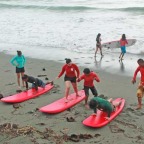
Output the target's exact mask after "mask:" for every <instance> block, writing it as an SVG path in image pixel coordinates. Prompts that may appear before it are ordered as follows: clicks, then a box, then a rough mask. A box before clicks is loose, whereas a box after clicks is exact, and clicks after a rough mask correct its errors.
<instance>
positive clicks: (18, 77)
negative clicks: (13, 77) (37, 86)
mask: <svg viewBox="0 0 144 144" xmlns="http://www.w3.org/2000/svg"><path fill="white" fill-rule="evenodd" d="M17 83H18V86H19V88H20V73H17Z"/></svg>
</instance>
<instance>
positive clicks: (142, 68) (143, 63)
mask: <svg viewBox="0 0 144 144" xmlns="http://www.w3.org/2000/svg"><path fill="white" fill-rule="evenodd" d="M137 63H138V65H139V66H138V67H137V69H136V70H135V72H134V76H133V79H132V83H133V84H134V83H136V76H137V73H138V72H140V73H141V78H140V82H139V85H138V89H137V98H138V106H137V108H136V110H138V109H141V108H142V97H143V94H144V60H143V59H138V60H137Z"/></svg>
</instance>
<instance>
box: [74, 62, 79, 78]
mask: <svg viewBox="0 0 144 144" xmlns="http://www.w3.org/2000/svg"><path fill="white" fill-rule="evenodd" d="M74 67H75V70H76V72H77V75H76V77H77V78H79V75H80V70H79V68H78V66H77V65H76V64H74Z"/></svg>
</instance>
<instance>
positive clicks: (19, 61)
mask: <svg viewBox="0 0 144 144" xmlns="http://www.w3.org/2000/svg"><path fill="white" fill-rule="evenodd" d="M10 63H11V64H12V65H13V66H16V74H17V83H18V88H19V89H21V86H20V76H21V77H22V76H23V75H24V72H25V68H24V66H25V63H26V59H25V57H24V55H22V52H21V51H17V56H14V57H13V58H12V59H11V60H10ZM22 84H23V87H24V86H25V85H24V81H22Z"/></svg>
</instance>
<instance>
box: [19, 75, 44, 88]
mask: <svg viewBox="0 0 144 144" xmlns="http://www.w3.org/2000/svg"><path fill="white" fill-rule="evenodd" d="M22 80H23V81H24V82H25V83H26V90H28V83H32V88H35V89H36V90H38V87H42V88H45V85H46V83H44V82H43V81H42V80H40V79H38V78H34V77H32V76H28V75H26V74H25V75H24V76H22Z"/></svg>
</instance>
